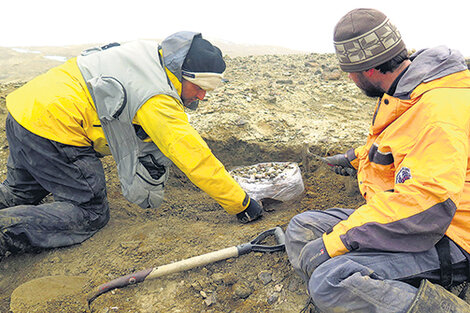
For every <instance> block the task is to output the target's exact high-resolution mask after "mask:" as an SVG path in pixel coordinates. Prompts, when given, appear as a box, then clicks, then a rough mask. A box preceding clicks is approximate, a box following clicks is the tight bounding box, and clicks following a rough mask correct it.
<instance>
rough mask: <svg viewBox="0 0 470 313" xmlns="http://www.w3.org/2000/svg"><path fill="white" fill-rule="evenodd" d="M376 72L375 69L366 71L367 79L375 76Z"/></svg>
mask: <svg viewBox="0 0 470 313" xmlns="http://www.w3.org/2000/svg"><path fill="white" fill-rule="evenodd" d="M374 71H375V68H371V69H370V70H367V71H364V75H365V76H366V77H371V76H372V75H374Z"/></svg>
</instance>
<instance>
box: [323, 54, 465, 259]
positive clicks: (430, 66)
mask: <svg viewBox="0 0 470 313" xmlns="http://www.w3.org/2000/svg"><path fill="white" fill-rule="evenodd" d="M461 59H462V60H463V58H461V56H460V55H459V54H458V53H457V52H455V51H452V50H449V49H447V48H445V47H438V48H434V49H429V50H425V51H424V52H419V53H418V55H417V56H414V57H413V58H412V63H411V65H410V66H409V68H408V70H407V71H406V72H405V74H404V75H403V77H402V78H401V79H400V81H399V83H398V89H397V91H396V92H395V93H394V95H395V96H394V97H392V96H390V95H387V94H385V95H384V96H383V97H382V98H381V99H380V100H379V101H378V103H377V105H376V108H375V114H374V118H373V122H372V125H371V127H370V130H369V136H368V138H367V142H366V144H365V145H364V146H362V147H360V148H357V149H353V150H350V151H348V153H347V155H348V159H349V160H350V162H351V164H352V165H353V166H354V167H356V168H357V173H358V177H357V178H358V183H359V188H360V191H361V193H362V195H363V196H364V198H365V199H366V201H367V203H366V204H365V205H363V206H361V207H359V208H358V209H356V210H355V211H354V212H353V214H352V215H351V216H350V217H349V218H348V219H347V220H344V221H342V222H340V223H339V224H337V225H336V226H335V227H334V228H333V229H332V230H331V231H330V232H328V233H325V234H324V235H323V241H324V243H325V247H326V249H327V251H328V254H329V255H330V256H331V257H334V256H337V255H340V254H344V253H346V252H348V251H370V250H381V251H397V252H400V251H404V252H420V251H426V250H429V249H431V248H432V247H433V246H434V245H435V244H436V243H437V241H439V239H440V238H441V237H442V236H444V234H445V235H447V236H448V237H449V238H451V239H452V240H453V241H454V242H455V243H457V244H458V245H459V246H460V247H462V248H463V249H465V250H466V251H467V252H470V163H469V160H470V151H469V141H470V72H469V71H468V70H467V69H466V66H465V63H462V61H461ZM436 62H437V63H436ZM423 69H424V70H423ZM397 94H398V95H399V97H397Z"/></svg>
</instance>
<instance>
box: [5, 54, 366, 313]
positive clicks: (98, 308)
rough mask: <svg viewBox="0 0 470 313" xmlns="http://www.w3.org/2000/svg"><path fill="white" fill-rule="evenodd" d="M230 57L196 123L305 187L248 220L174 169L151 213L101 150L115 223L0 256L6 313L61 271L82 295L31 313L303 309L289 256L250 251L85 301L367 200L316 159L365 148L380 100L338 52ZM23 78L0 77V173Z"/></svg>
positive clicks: (239, 153) (230, 154)
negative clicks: (62, 242)
mask: <svg viewBox="0 0 470 313" xmlns="http://www.w3.org/2000/svg"><path fill="white" fill-rule="evenodd" d="M227 65H228V66H227V72H226V75H225V76H226V78H227V79H228V82H227V83H226V84H225V85H224V87H222V88H221V89H220V90H218V91H215V92H214V93H212V94H210V95H208V97H207V100H206V101H203V102H202V103H201V104H200V108H199V109H198V110H197V111H196V112H189V116H190V119H191V123H192V124H193V125H194V127H195V128H196V129H197V130H198V131H199V133H200V134H201V135H202V136H203V138H204V139H205V140H206V142H207V143H208V144H209V146H210V147H211V149H212V151H213V152H214V154H215V155H216V156H217V157H218V158H219V159H220V160H221V161H222V162H223V163H224V165H225V166H226V167H227V169H231V168H234V167H237V166H241V165H252V164H256V163H259V162H274V161H279V162H281V161H282V162H286V161H289V162H297V163H298V164H299V166H300V169H301V171H302V176H303V180H304V185H305V191H304V193H303V194H302V195H301V196H300V197H299V198H297V199H295V200H293V201H290V202H289V203H283V202H275V201H268V200H266V201H264V203H265V209H266V212H265V213H264V216H263V218H262V219H260V220H258V221H256V222H254V223H251V224H247V225H241V224H239V223H238V222H237V220H236V218H235V217H234V216H231V215H228V214H227V213H226V212H225V211H224V210H223V209H222V208H221V207H220V206H219V205H218V204H217V203H216V202H215V201H214V200H213V199H211V198H210V197H209V196H207V195H206V194H205V193H204V192H202V191H201V190H199V189H198V188H197V187H195V186H194V185H193V184H192V183H191V182H190V181H189V180H188V179H187V178H186V177H185V176H184V175H183V174H182V172H181V171H179V170H178V169H177V168H176V167H173V168H172V175H171V177H170V179H169V183H168V185H167V188H166V195H165V202H164V203H163V205H162V206H161V207H160V208H158V209H149V210H143V209H141V208H139V207H138V206H136V205H133V204H131V203H129V202H128V201H127V200H125V199H124V198H123V196H122V195H121V190H120V186H119V180H118V178H117V172H116V168H115V165H114V161H113V160H112V158H110V157H106V158H103V164H104V168H105V173H106V177H107V191H108V198H109V202H110V208H111V220H110V221H109V223H108V224H107V225H106V227H104V228H103V229H102V230H101V231H99V232H98V233H97V234H96V235H95V236H93V237H92V238H91V239H89V240H87V241H85V242H83V243H82V244H79V245H75V246H71V247H65V248H60V249H53V250H47V251H42V252H40V253H36V254H32V253H29V254H22V255H13V256H12V255H10V256H8V257H7V258H6V259H5V260H3V261H2V262H1V263H0V312H8V311H9V310H10V301H12V302H14V301H16V300H17V299H16V296H15V294H13V296H12V293H13V291H14V290H15V289H16V288H17V287H18V286H20V285H22V284H24V283H26V282H28V281H32V280H35V279H39V286H40V288H41V289H44V290H43V292H44V293H46V294H47V293H48V289H50V293H53V292H54V290H53V288H54V286H57V284H56V283H57V282H56V280H57V279H52V278H51V279H50V280H49V279H41V278H44V277H48V276H57V277H61V276H62V277H63V276H67V277H75V276H78V277H83V278H85V279H86V282H85V285H84V290H85V291H83V292H81V293H80V294H78V295H77V296H73V295H72V296H70V295H65V296H63V297H57V299H52V300H51V299H47V300H46V299H44V301H42V302H40V303H38V304H37V305H36V306H34V311H31V310H27V311H24V312H99V313H110V312H299V311H300V310H301V309H302V308H303V307H304V304H305V302H306V300H307V295H306V293H305V287H304V286H303V283H302V282H301V280H300V279H299V278H298V277H297V276H296V275H295V273H294V272H293V270H292V268H291V266H290V264H289V262H288V259H287V255H286V254H285V252H274V253H250V254H247V255H243V256H240V257H238V258H233V259H228V260H225V261H220V262H217V263H214V264H210V265H208V266H205V267H202V268H196V269H193V270H189V271H186V272H183V273H178V274H172V275H170V276H167V277H163V278H159V279H155V280H149V281H145V282H143V283H141V284H137V285H133V286H129V287H126V288H122V289H117V290H115V291H113V292H109V293H107V294H104V295H102V296H101V297H99V298H98V299H96V300H95V301H94V302H93V303H92V304H91V306H90V307H87V306H83V305H82V302H80V299H81V297H82V296H83V294H84V293H86V292H87V291H92V289H93V288H94V287H96V286H98V285H100V284H102V283H104V282H107V281H109V280H112V279H114V278H117V277H119V276H122V275H127V274H129V273H132V272H134V271H138V270H142V269H146V268H152V267H156V266H158V265H163V264H167V263H171V262H174V261H177V260H182V259H186V258H189V257H192V256H196V255H200V254H203V253H207V252H211V251H216V250H219V249H223V248H226V247H230V246H234V245H238V244H241V243H245V242H248V241H250V240H251V239H252V238H253V237H255V236H256V235H257V234H259V233H261V232H262V231H264V230H267V229H270V228H272V227H275V226H281V227H282V228H283V229H285V227H286V225H287V224H288V222H289V220H290V219H291V218H292V217H293V216H294V215H296V214H298V213H300V212H303V211H306V210H310V209H319V210H323V209H326V208H329V207H349V208H356V207H357V206H358V205H360V204H361V203H363V199H362V197H361V196H360V194H359V193H358V190H357V187H356V184H355V182H354V180H353V179H352V178H349V177H341V176H338V175H335V174H334V173H332V172H331V171H330V170H329V169H327V168H326V166H325V165H323V164H321V162H319V161H318V159H317V158H316V157H314V156H312V153H313V154H316V155H322V156H325V155H331V154H333V153H339V152H343V151H345V150H346V149H347V148H349V147H350V146H357V145H359V144H361V143H362V142H363V141H364V139H365V137H366V135H367V130H368V124H369V121H370V118H371V114H372V110H373V106H374V103H373V101H372V100H370V99H368V98H366V97H364V96H363V95H362V94H361V93H360V92H359V91H358V90H357V88H356V87H355V86H354V85H353V84H352V83H351V82H350V81H348V80H347V77H346V76H345V75H344V74H342V73H341V72H340V71H339V69H338V67H337V63H336V59H335V58H334V56H333V55H331V54H305V55H301V54H299V55H262V56H251V57H232V58H230V57H227ZM21 85H22V82H18V83H5V84H1V85H0V129H1V132H0V164H2V166H1V168H0V175H1V177H0V178H2V179H3V178H4V177H5V173H6V160H7V157H8V143H7V141H6V138H5V135H4V126H3V125H4V120H5V116H6V109H5V96H6V94H8V93H9V92H11V91H13V90H14V89H15V88H18V87H19V86H21ZM307 149H308V150H309V151H310V153H311V154H307V153H306V151H307ZM59 280H60V278H59ZM50 293H49V294H50ZM11 298H12V299H11ZM16 303H17V302H16ZM17 312H22V311H21V310H17Z"/></svg>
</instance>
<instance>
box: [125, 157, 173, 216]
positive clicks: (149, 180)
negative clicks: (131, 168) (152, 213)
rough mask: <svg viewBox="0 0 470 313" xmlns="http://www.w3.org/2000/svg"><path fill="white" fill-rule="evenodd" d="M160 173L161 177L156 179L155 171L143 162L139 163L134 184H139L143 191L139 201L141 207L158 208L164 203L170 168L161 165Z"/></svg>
mask: <svg viewBox="0 0 470 313" xmlns="http://www.w3.org/2000/svg"><path fill="white" fill-rule="evenodd" d="M152 174H154V175H152ZM158 174H159V178H158V179H155V178H154V177H156V176H155V171H153V170H150V171H149V170H148V169H147V167H146V166H144V164H142V163H141V162H139V163H138V164H137V171H136V175H135V177H134V182H133V185H136V184H137V185H138V186H139V187H138V188H139V189H141V192H142V193H143V194H142V196H143V197H140V199H139V201H137V204H138V205H139V206H140V207H141V208H144V209H147V208H157V207H159V206H160V205H161V204H162V202H163V196H164V188H165V183H166V181H167V179H168V168H167V167H164V166H161V167H160V168H159V170H158Z"/></svg>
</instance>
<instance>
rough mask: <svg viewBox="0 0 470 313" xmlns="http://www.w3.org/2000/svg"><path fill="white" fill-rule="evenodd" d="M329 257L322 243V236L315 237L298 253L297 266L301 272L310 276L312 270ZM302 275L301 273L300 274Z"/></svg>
mask: <svg viewBox="0 0 470 313" xmlns="http://www.w3.org/2000/svg"><path fill="white" fill-rule="evenodd" d="M329 259H330V256H329V255H328V252H327V251H326V248H325V244H324V243H323V239H322V238H317V239H315V240H312V241H310V242H309V243H307V244H306V245H305V246H304V247H303V248H302V250H301V251H300V255H299V266H300V270H301V271H302V274H304V275H306V277H308V278H310V276H312V273H313V271H314V270H315V269H316V268H317V267H318V266H320V265H321V264H322V263H323V262H326V261H328V260H329ZM302 276H303V275H302Z"/></svg>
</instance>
